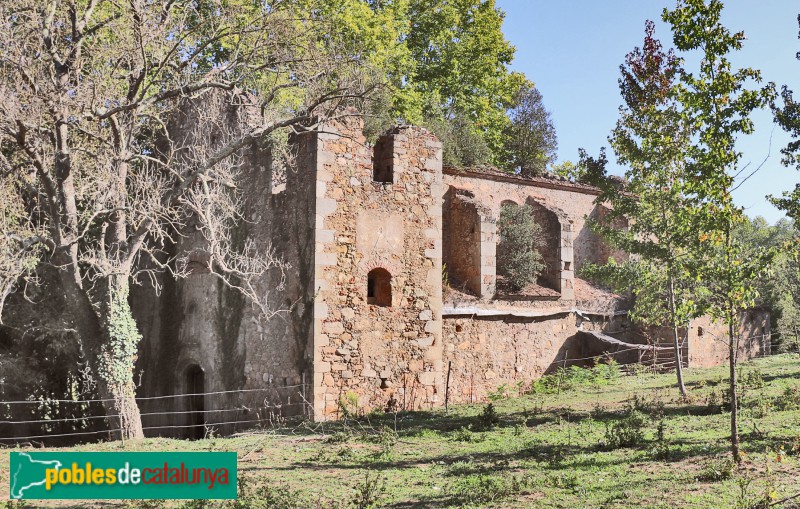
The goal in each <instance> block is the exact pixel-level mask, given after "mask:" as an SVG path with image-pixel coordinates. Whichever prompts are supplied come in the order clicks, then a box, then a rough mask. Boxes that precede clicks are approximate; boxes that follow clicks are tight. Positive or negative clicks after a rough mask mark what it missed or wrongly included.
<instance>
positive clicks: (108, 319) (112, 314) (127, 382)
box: [98, 277, 141, 397]
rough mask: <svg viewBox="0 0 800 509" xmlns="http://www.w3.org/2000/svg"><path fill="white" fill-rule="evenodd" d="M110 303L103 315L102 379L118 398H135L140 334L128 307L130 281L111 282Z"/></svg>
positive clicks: (100, 368)
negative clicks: (134, 374)
mask: <svg viewBox="0 0 800 509" xmlns="http://www.w3.org/2000/svg"><path fill="white" fill-rule="evenodd" d="M108 285H109V289H108V294H109V302H108V307H107V309H106V311H105V313H104V314H103V317H104V319H105V330H106V331H107V334H108V338H107V340H106V341H105V342H103V346H102V348H103V353H102V355H101V358H100V359H99V360H100V364H99V370H98V371H99V373H98V374H99V375H100V377H102V379H103V380H104V381H105V382H106V383H107V384H108V385H109V387H110V388H111V390H112V391H113V393H114V394H115V395H124V396H126V397H133V396H134V391H135V388H134V386H133V380H132V375H133V369H134V363H135V362H136V354H137V351H138V348H139V341H140V340H141V334H139V329H138V328H137V326H136V320H134V318H133V313H132V312H131V308H130V305H129V304H128V291H129V290H128V281H127V278H117V277H112V278H110V281H109V282H108Z"/></svg>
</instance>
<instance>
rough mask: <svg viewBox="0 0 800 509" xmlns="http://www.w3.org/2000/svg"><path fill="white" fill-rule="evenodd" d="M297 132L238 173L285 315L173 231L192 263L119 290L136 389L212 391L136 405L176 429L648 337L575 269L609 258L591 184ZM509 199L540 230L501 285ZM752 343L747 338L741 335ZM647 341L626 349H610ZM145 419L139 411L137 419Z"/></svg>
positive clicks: (722, 350)
mask: <svg viewBox="0 0 800 509" xmlns="http://www.w3.org/2000/svg"><path fill="white" fill-rule="evenodd" d="M295 142H296V143H297V145H298V146H297V150H298V153H297V168H296V169H294V171H290V172H288V174H287V175H286V176H285V182H282V178H280V177H279V176H277V175H273V174H272V168H271V167H272V164H271V161H270V156H269V154H268V153H259V152H258V151H257V150H255V149H254V150H253V151H252V153H251V154H250V155H249V156H248V161H249V162H248V167H247V168H246V180H247V182H246V186H243V187H244V189H245V194H246V200H245V205H246V217H247V222H246V224H245V225H244V226H243V231H242V235H246V236H249V238H251V239H253V240H255V241H256V242H257V244H258V245H259V246H262V247H263V248H264V249H267V248H268V246H272V247H273V248H274V249H275V253H276V254H277V255H278V256H280V257H282V258H283V259H284V260H286V261H287V262H288V264H289V266H288V267H287V268H286V270H285V273H284V274H283V275H280V274H274V275H272V276H270V277H268V278H266V280H265V281H264V282H263V291H264V292H265V293H266V294H267V295H268V296H269V299H270V302H271V304H272V305H273V307H274V308H275V309H283V310H286V311H285V312H279V313H278V314H276V315H275V316H274V317H271V318H269V319H266V318H264V317H262V316H260V315H259V314H258V313H256V311H255V310H254V309H253V307H252V306H250V305H248V303H247V302H246V301H245V300H244V299H243V298H242V297H241V296H239V295H238V294H237V293H236V292H234V291H232V290H230V289H228V288H226V287H225V286H223V285H222V284H221V283H219V281H218V280H217V279H216V278H215V277H214V276H213V275H210V274H207V273H206V272H207V271H206V270H203V269H204V266H203V257H202V245H201V243H200V242H198V241H197V240H196V239H193V238H192V237H187V238H186V239H185V240H184V242H183V244H181V245H180V246H178V249H182V250H185V251H186V252H188V253H189V259H190V260H191V261H190V264H194V265H195V266H196V267H195V268H196V270H193V273H192V275H191V276H189V278H188V279H186V280H182V281H178V282H172V283H170V282H166V281H165V287H164V289H163V291H162V292H161V294H160V295H158V296H155V295H153V294H151V293H147V291H146V290H138V291H139V292H140V293H139V294H137V295H135V296H134V300H135V311H136V313H137V319H138V321H139V323H140V324H142V326H141V328H142V333H143V335H144V346H143V348H142V351H141V355H140V359H139V365H140V367H141V368H142V373H143V374H142V386H141V394H140V395H142V396H149V397H157V396H161V395H172V394H181V393H208V392H214V393H215V394H213V395H205V396H203V395H201V396H196V397H191V398H183V399H178V400H170V399H163V400H158V399H157V400H153V401H152V402H148V401H145V402H143V408H142V411H143V412H145V413H148V411H149V410H151V409H152V408H159V409H164V408H165V407H169V408H171V409H172V410H175V411H187V412H188V413H187V414H186V417H185V421H186V423H187V424H186V425H187V426H189V425H192V424H198V425H199V424H202V422H203V420H209V422H211V419H213V420H214V422H227V421H233V420H239V421H248V420H250V419H252V420H253V421H258V420H260V419H264V418H265V417H266V418H269V417H270V416H271V415H272V414H282V415H291V414H306V415H310V416H311V417H313V418H314V419H318V420H322V419H330V418H336V417H337V416H339V415H340V412H341V411H342V406H347V407H350V408H349V410H351V411H358V412H368V411H371V410H375V409H377V410H383V409H387V408H388V409H393V408H394V409H420V408H431V407H436V406H439V405H443V404H444V401H445V398H446V397H447V399H448V400H449V402H450V403H455V402H475V401H481V400H483V399H484V398H485V396H486V395H487V393H488V392H490V391H493V390H495V389H496V388H497V387H499V386H501V385H503V384H505V385H506V386H514V385H516V384H518V383H522V384H524V385H525V386H527V385H528V384H529V383H530V382H531V380H533V379H535V378H537V377H539V376H541V375H542V374H543V373H546V372H548V371H552V370H553V369H556V368H557V367H559V366H565V365H570V364H573V363H586V362H591V359H590V358H591V357H593V356H598V355H601V354H603V353H604V352H616V351H621V350H626V348H625V347H624V346H621V345H619V344H615V343H613V342H606V341H603V340H602V338H603V337H605V338H608V337H611V338H615V339H616V340H619V341H622V342H624V343H629V344H630V343H638V344H644V343H646V342H647V339H646V334H644V333H643V331H638V330H636V329H635V328H634V327H632V326H631V324H630V323H629V321H628V319H627V315H626V306H627V305H628V303H627V301H626V300H625V299H624V298H622V297H620V296H617V295H614V294H611V293H609V292H607V291H604V290H602V289H600V288H597V287H594V286H592V285H591V284H589V283H587V282H586V281H583V280H581V279H579V278H578V277H576V274H579V273H580V269H581V267H582V266H583V265H585V264H586V263H588V262H595V263H604V262H606V261H607V260H608V259H609V257H613V258H615V259H617V260H620V261H621V260H623V259H624V258H625V254H624V253H621V252H617V251H614V250H613V249H611V248H610V247H609V246H607V245H606V244H605V243H604V242H603V240H602V239H601V238H600V237H598V236H597V235H596V234H595V233H593V232H592V231H591V230H590V229H589V228H588V227H587V225H586V218H587V217H602V216H603V215H604V214H606V213H607V212H608V210H607V209H606V208H605V207H604V206H603V205H602V204H596V203H595V199H596V197H597V195H598V192H597V190H595V189H594V188H592V187H589V186H586V185H582V184H576V183H572V182H569V181H566V180H563V179H557V178H530V179H529V178H522V177H519V176H515V175H510V174H507V173H502V172H498V171H489V170H481V171H470V170H457V169H451V168H443V167H442V144H441V143H440V142H439V141H438V140H437V139H436V138H435V137H434V136H433V135H432V134H431V133H430V132H428V131H427V130H425V129H423V128H417V127H408V126H403V127H397V128H395V129H393V130H392V131H391V132H389V133H387V134H385V135H384V136H382V137H381V138H380V139H379V141H378V142H377V143H376V144H375V145H374V146H371V145H370V144H368V143H367V142H366V140H365V138H364V136H363V134H362V132H361V121H360V120H357V119H350V120H347V122H345V123H337V124H333V125H329V126H328V127H327V128H326V129H325V132H323V133H307V134H304V135H301V136H298V137H297V139H296V140H295ZM508 202H513V203H515V204H517V205H523V204H527V205H530V206H531V207H532V209H533V211H534V215H535V220H536V222H537V223H538V224H539V225H541V227H542V231H543V233H544V237H545V241H546V248H545V249H544V250H543V253H542V254H543V258H544V262H545V265H546V268H545V269H544V271H543V272H542V274H541V276H540V278H539V281H538V282H537V284H536V285H531V286H530V287H528V288H526V289H524V290H523V291H521V292H516V293H515V292H511V291H510V290H509V289H508V288H507V285H504V284H503V281H502V279H501V278H498V275H497V264H496V259H497V258H496V254H497V252H496V250H497V244H498V234H497V228H496V226H495V221H496V219H497V217H498V213H499V210H500V207H501V206H502V205H503V204H504V203H508ZM620 226H621V227H624V226H625V225H623V224H621V225H620ZM443 267H444V268H445V270H443ZM743 327H744V328H745V329H747V331H749V333H750V334H749V335H755V334H764V333H769V317H768V315H767V314H766V313H764V312H760V311H754V312H752V313H749V314H748V316H747V317H746V318H745V320H744V321H743ZM597 332H602V333H603V334H601V335H596V334H592V333H597ZM651 332H654V334H651V336H653V337H655V338H656V339H657V338H658V331H651ZM715 334H716V335H717V336H722V332H721V330H720V328H719V327H718V326H716V325H714V324H712V323H710V322H708V321H707V320H705V321H703V320H701V321H698V322H696V323H693V324H692V328H691V330H690V331H689V334H688V342H687V345H686V348H685V351H684V362H686V363H688V365H689V366H706V365H713V364H717V363H720V362H723V361H724V359H725V358H726V348H727V347H726V346H725V345H724V344H723V343H722V342H719V341H715V340H713V337H712V336H714V335H715ZM767 346H768V344H767ZM767 346H765V345H764V344H763V343H762V342H760V340H753V341H750V342H748V343H747V344H746V345H744V349H745V353H746V354H758V353H762V351H763V349H764V348H766V347H767ZM659 354H660V355H668V353H664V352H659ZM648 355H653V352H648V351H642V350H631V349H630V348H628V349H627V351H626V352H623V353H621V354H619V355H617V356H615V358H616V359H617V360H618V361H620V362H630V361H637V360H640V359H641V358H642V357H643V356H644V357H646V356H648ZM241 390H244V391H245V392H242V391H241ZM227 391H234V392H227ZM265 406H267V407H269V408H264V407H265ZM215 409H220V410H221V409H226V411H227V412H233V413H228V414H225V415H219V416H217V415H214V413H213V411H214V410H215ZM231 409H239V410H236V411H232V410H231ZM193 410H195V411H197V413H192V411H193ZM160 419H161V418H159V417H158V416H153V417H148V416H146V417H145V423H144V425H145V426H146V427H148V426H158V425H160V424H159V423H161V422H166V421H164V420H160ZM169 422H170V424H174V420H173V421H169ZM189 429H192V428H189ZM162 434H164V433H162Z"/></svg>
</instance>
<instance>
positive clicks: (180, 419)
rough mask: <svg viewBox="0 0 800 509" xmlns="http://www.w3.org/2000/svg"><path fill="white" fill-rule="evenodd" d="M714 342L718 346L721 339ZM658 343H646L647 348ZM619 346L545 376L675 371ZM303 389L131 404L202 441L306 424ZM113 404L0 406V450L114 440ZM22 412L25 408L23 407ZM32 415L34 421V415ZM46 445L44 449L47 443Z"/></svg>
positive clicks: (760, 339)
mask: <svg viewBox="0 0 800 509" xmlns="http://www.w3.org/2000/svg"><path fill="white" fill-rule="evenodd" d="M777 335H778V333H777V332H775V333H769V334H761V335H753V336H748V337H747V338H741V339H742V340H743V341H744V342H745V343H746V345H745V346H747V347H748V350H747V355H746V357H747V358H748V359H755V358H760V357H766V356H769V355H771V354H772V353H773V352H774V350H775V346H776V344H775V343H774V341H773V338H774V337H775V336H777ZM714 339H717V340H720V341H723V339H722V338H714ZM684 343H685V342H684ZM661 344H662V343H658V342H653V343H651V345H652V346H659V345H661ZM754 345H755V347H754ZM623 346H625V345H624V344H620V345H616V346H615V348H616V350H614V351H604V352H602V353H599V354H597V355H591V356H582V357H569V356H568V352H565V353H564V356H563V358H562V359H556V360H554V361H553V362H552V363H550V365H549V367H548V370H550V369H552V368H556V369H558V368H562V369H565V368H566V367H568V366H572V365H578V364H583V365H586V364H591V363H597V362H602V361H604V360H610V359H615V360H619V359H620V358H623V359H626V360H630V359H631V358H633V359H635V360H633V361H632V362H624V363H623V362H620V364H621V365H623V366H624V367H625V368H626V369H627V370H628V371H641V370H642V369H647V370H652V371H654V372H664V371H668V370H671V369H674V367H675V358H676V356H675V354H674V351H672V352H669V354H670V355H661V354H664V351H663V350H656V349H653V350H652V352H651V353H652V356H648V355H647V352H648V350H642V348H641V345H635V346H633V345H631V346H630V347H629V348H622V347H623ZM684 346H685V345H684ZM756 347H757V348H756ZM643 352H644V355H643ZM657 353H658V354H659V355H657ZM681 357H683V358H684V362H685V355H681ZM450 383H451V382H450V373H449V367H448V376H447V387H446V388H445V391H446V392H447V391H449V389H450ZM310 389H311V386H310V385H308V384H297V385H287V386H269V387H265V388H250V389H237V390H225V391H209V392H189V393H181V394H169V395H160V396H143V397H137V398H135V400H136V401H137V403H138V405H139V407H140V408H141V409H142V412H141V414H140V415H141V418H142V422H143V431H144V432H145V433H146V434H147V435H148V436H170V437H184V438H203V437H207V436H215V435H219V434H230V433H236V432H237V431H240V430H241V429H244V428H248V429H249V428H274V427H276V426H279V425H281V424H283V423H285V422H286V418H287V417H289V416H301V417H310V416H312V415H313V412H312V407H311V404H310V403H309V401H308V400H307V399H306V397H305V394H307V393H308V391H309V390H310ZM446 397H447V396H446ZM198 398H200V400H201V401H202V403H201V405H200V406H198V405H197V401H198ZM232 400H238V401H236V402H234V401H232ZM244 400H246V401H244ZM113 401H114V400H113V399H110V398H105V399H103V398H93V399H53V398H43V399H29V400H8V401H0V417H2V418H0V445H1V444H9V445H10V444H12V443H19V442H26V441H36V440H39V441H44V440H48V441H56V442H59V441H60V442H69V441H75V440H76V439H77V441H80V440H85V439H87V438H90V437H91V438H94V439H97V438H103V437H104V436H105V437H108V438H116V437H119V436H120V435H121V433H120V432H121V430H120V427H121V419H120V418H119V416H117V415H114V414H109V415H106V414H105V412H104V407H103V405H102V404H103V403H110V402H113ZM412 401H413V396H412ZM470 401H472V396H470ZM25 405H27V406H28V407H27V408H26V407H25ZM73 405H83V408H80V407H78V408H77V409H75V410H70V411H76V412H83V413H85V414H86V415H75V416H68V417H61V416H60V415H63V414H64V412H65V410H64V408H65V407H66V408H71V407H72V406H73ZM165 405H168V408H166V409H164V408H163V407H164V406H165ZM193 405H194V406H193ZM92 407H93V408H94V409H95V410H96V411H98V412H99V414H98V415H91V412H90V410H91V408H92ZM20 409H21V410H20ZM403 409H406V408H405V407H404V408H403ZM25 412H28V413H30V414H34V415H33V416H34V418H27V417H19V416H20V415H21V414H24V413H25ZM37 413H39V415H36V414H37ZM47 416H50V417H47ZM48 445H51V444H50V443H48Z"/></svg>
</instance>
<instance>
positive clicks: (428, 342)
mask: <svg viewBox="0 0 800 509" xmlns="http://www.w3.org/2000/svg"><path fill="white" fill-rule="evenodd" d="M433 340H434V338H433V336H425V337H421V338H417V345H419V346H420V348H427V347H429V346H432V345H433Z"/></svg>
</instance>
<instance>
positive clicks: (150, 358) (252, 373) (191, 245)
mask: <svg viewBox="0 0 800 509" xmlns="http://www.w3.org/2000/svg"><path fill="white" fill-rule="evenodd" d="M206 106H207V107H208V106H209V105H208V104H207V105H206ZM204 113H205V114H208V113H209V111H208V108H207V109H206V111H204ZM206 117H208V118H213V115H203V118H206ZM196 118H197V116H195V115H192V114H190V113H189V114H187V115H186V116H179V117H177V118H175V119H174V120H173V122H172V124H171V125H170V130H171V132H172V136H173V138H174V139H176V140H178V139H180V137H181V135H182V133H184V132H186V126H187V125H188V124H189V123H191V122H194V121H195V119H196ZM186 142H187V143H190V142H192V140H186ZM198 142H199V141H198ZM301 145H302V143H301ZM297 163H298V167H297V168H294V169H292V170H291V171H289V172H288V174H287V175H285V177H283V176H282V177H281V178H285V179H286V180H287V182H286V184H287V185H286V186H283V185H281V188H282V189H284V190H283V191H282V192H276V190H275V189H273V182H272V180H273V174H272V170H273V168H272V160H271V158H270V156H269V153H268V151H266V150H263V149H261V148H260V147H258V146H256V145H253V146H251V147H248V149H247V150H246V151H245V156H244V164H243V165H242V169H243V171H242V173H241V174H240V180H239V181H237V182H236V185H237V188H238V189H239V190H242V191H243V192H242V195H241V199H242V206H243V213H244V214H243V216H244V217H243V219H244V220H243V221H241V222H240V223H239V224H238V225H237V227H236V228H235V232H234V236H233V239H232V240H233V242H234V243H235V244H238V245H240V246H241V245H242V244H243V243H244V241H245V240H250V241H252V242H253V243H254V245H255V247H256V248H257V249H258V250H259V251H260V252H262V253H267V252H270V251H272V252H273V253H274V255H275V257H276V258H277V259H279V260H281V261H283V262H284V264H285V265H284V266H283V267H282V268H280V269H274V270H272V271H270V272H268V273H267V274H265V275H264V276H263V277H262V278H261V280H260V281H258V282H257V289H258V291H259V293H260V294H261V295H263V296H264V297H265V298H266V300H267V302H268V307H269V309H270V310H271V312H272V313H274V315H271V316H264V315H263V314H262V313H260V312H259V311H258V310H257V309H256V308H255V307H254V306H253V305H252V304H251V303H250V302H248V301H247V300H246V299H245V298H244V297H243V296H242V295H241V293H240V292H238V291H237V290H235V289H232V288H230V287H228V286H226V285H225V284H224V283H223V282H222V281H221V280H220V279H219V278H217V277H216V276H215V275H213V274H211V273H210V271H209V270H208V266H207V263H208V256H207V253H206V252H205V247H206V244H205V242H204V240H203V238H202V236H201V235H200V234H199V233H197V232H196V231H193V228H192V227H191V225H188V226H187V228H186V231H184V232H181V235H176V239H178V241H177V244H175V245H171V246H169V250H170V252H169V253H168V255H169V256H171V257H174V258H176V259H177V260H178V262H176V263H188V264H189V267H191V269H192V270H191V273H190V275H189V276H188V277H187V278H186V279H179V280H177V281H176V280H173V279H172V278H170V277H166V276H163V275H162V276H160V277H159V282H160V284H161V286H162V288H161V291H160V292H159V293H157V294H156V293H155V292H154V291H153V290H152V288H150V287H134V292H133V294H132V298H131V301H132V304H133V309H134V313H135V316H136V318H137V323H138V324H139V325H140V331H141V332H142V335H143V341H142V345H141V348H140V355H139V360H138V363H137V370H139V372H140V373H141V374H142V378H141V383H142V385H141V387H140V389H139V392H138V394H139V396H144V397H161V396H171V395H175V394H186V393H191V392H196V391H197V390H199V389H202V392H224V391H237V390H240V389H245V390H246V391H247V392H240V393H233V392H232V393H225V394H210V395H207V396H204V397H199V398H193V397H177V398H174V397H168V398H163V399H154V400H146V401H144V402H143V403H142V411H143V412H144V413H150V412H193V411H198V410H201V411H202V412H203V413H202V414H200V413H198V414H194V413H176V414H171V415H168V416H149V417H145V418H144V426H145V427H150V428H152V429H150V430H147V434H148V435H162V436H188V437H194V436H197V432H198V429H195V428H193V427H190V426H193V425H195V424H202V423H213V422H227V421H232V420H241V421H248V420H257V419H261V418H264V417H265V416H268V415H269V414H270V412H274V413H276V414H278V413H279V414H283V415H298V414H304V413H309V408H308V406H307V404H305V403H304V399H309V398H310V397H311V394H310V390H307V389H306V388H305V387H303V385H304V384H306V385H310V383H311V377H312V373H313V367H312V352H311V350H310V349H309V348H308V345H309V344H310V339H311V336H312V329H311V327H312V315H313V277H314V272H313V270H314V265H313V260H314V235H313V227H314V219H313V218H314V181H315V172H314V168H315V166H314V165H315V164H316V162H315V160H313V159H310V155H309V154H308V153H305V152H303V151H302V150H301V151H300V152H299V153H298V157H297ZM198 370H199V372H201V373H202V376H201V377H199V380H200V382H201V383H200V385H198V384H197V381H198V377H197V376H196V375H193V373H197V372H198ZM237 408H239V409H241V410H240V411H232V410H233V409H237ZM214 410H225V412H222V411H220V412H214ZM166 425H171V426H186V427H185V428H157V426H166ZM244 426H245V427H246V426H247V424H245V425H244ZM215 428H216V429H217V431H218V432H220V433H228V432H232V431H234V427H232V426H229V425H226V426H218V427H215Z"/></svg>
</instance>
